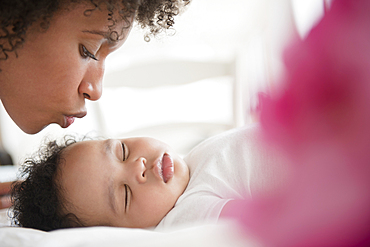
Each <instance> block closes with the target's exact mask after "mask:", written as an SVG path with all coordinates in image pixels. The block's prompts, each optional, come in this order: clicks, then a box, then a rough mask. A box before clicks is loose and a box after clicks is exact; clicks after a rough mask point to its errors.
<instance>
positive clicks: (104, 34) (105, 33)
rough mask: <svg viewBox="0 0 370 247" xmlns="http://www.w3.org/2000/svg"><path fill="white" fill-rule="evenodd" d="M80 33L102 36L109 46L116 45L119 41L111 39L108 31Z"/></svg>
mask: <svg viewBox="0 0 370 247" xmlns="http://www.w3.org/2000/svg"><path fill="white" fill-rule="evenodd" d="M82 32H83V33H90V34H95V35H99V36H102V37H103V38H104V39H106V40H107V41H108V43H109V44H116V43H117V42H118V41H119V40H120V39H117V40H114V39H111V32H109V31H99V30H82Z"/></svg>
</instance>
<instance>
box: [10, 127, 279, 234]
mask: <svg viewBox="0 0 370 247" xmlns="http://www.w3.org/2000/svg"><path fill="white" fill-rule="evenodd" d="M257 130H258V129H257V128H255V127H253V128H241V129H235V130H231V131H228V132H225V133H223V134H221V135H218V136H215V137H213V138H210V139H208V140H207V141H205V142H203V143H202V144H200V145H199V146H197V147H196V148H194V149H193V150H192V151H191V152H190V153H189V154H188V155H187V156H186V157H185V158H184V160H183V159H181V158H180V157H179V156H178V155H177V154H176V153H174V152H173V151H172V149H171V148H170V147H169V146H168V145H166V144H164V143H163V142H160V141H158V140H155V139H152V138H142V137H139V138H128V139H108V140H88V141H81V142H77V141H75V140H67V141H66V142H65V144H63V145H58V144H57V143H56V142H51V143H49V144H48V145H47V147H46V148H45V149H44V150H43V152H42V154H41V155H40V158H38V159H30V160H28V161H27V162H26V164H27V166H25V169H24V172H25V173H24V175H25V180H24V181H23V182H21V183H18V184H16V185H15V186H14V188H13V192H12V198H13V202H14V205H13V222H14V223H15V224H16V225H20V226H24V227H31V228H37V229H41V230H53V229H58V228H66V227H79V226H115V227H132V228H153V227H157V229H158V230H168V229H171V228H172V227H174V226H180V225H191V224H196V223H216V222H217V219H218V217H219V216H220V215H221V213H222V209H223V208H224V206H225V205H226V204H227V203H228V202H229V201H231V200H233V199H243V198H246V197H250V196H251V195H252V193H259V192H261V191H268V187H271V186H265V185H266V183H270V184H271V181H274V180H276V181H281V180H282V178H283V176H281V173H282V172H281V171H279V173H280V174H276V173H274V171H276V170H277V169H280V166H279V162H278V161H279V159H276V157H277V156H275V155H270V153H268V152H267V150H264V149H263V150H262V149H261V148H260V147H261V146H260V145H259V142H258V138H257V136H258V131H257ZM261 151H262V152H261ZM280 163H281V162H280ZM271 164H274V166H270V165H271ZM276 178H279V179H276ZM277 184H278V183H273V184H272V185H273V186H272V187H276V185H277ZM266 188H267V189H266Z"/></svg>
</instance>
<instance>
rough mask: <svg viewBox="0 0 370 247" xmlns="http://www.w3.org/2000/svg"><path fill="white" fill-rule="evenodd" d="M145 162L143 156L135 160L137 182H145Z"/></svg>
mask: <svg viewBox="0 0 370 247" xmlns="http://www.w3.org/2000/svg"><path fill="white" fill-rule="evenodd" d="M146 163H147V160H146V159H145V158H143V157H141V158H139V159H138V160H137V161H136V162H135V177H136V180H137V181H138V182H139V183H145V182H146V175H145V172H146Z"/></svg>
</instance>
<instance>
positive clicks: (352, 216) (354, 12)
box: [233, 0, 370, 246]
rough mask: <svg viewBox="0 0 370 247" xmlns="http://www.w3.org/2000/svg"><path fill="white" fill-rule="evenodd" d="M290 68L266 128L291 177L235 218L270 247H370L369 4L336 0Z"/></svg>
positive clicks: (271, 103)
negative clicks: (288, 162)
mask: <svg viewBox="0 0 370 247" xmlns="http://www.w3.org/2000/svg"><path fill="white" fill-rule="evenodd" d="M285 62H286V75H285V77H284V89H283V90H282V91H281V92H279V93H276V94H275V95H271V96H270V97H265V98H264V99H263V101H262V107H263V108H262V112H261V124H262V126H263V130H264V133H265V137H266V140H267V141H268V142H269V144H274V145H278V146H279V147H280V148H281V149H282V150H283V151H284V152H285V153H286V154H287V155H288V157H290V158H291V161H292V164H294V165H292V166H291V169H292V172H293V174H294V176H293V177H292V181H290V186H289V188H288V189H286V190H285V191H284V193H282V194H279V195H276V196H275V197H270V198H260V199H256V200H253V201H245V202H243V203H241V204H239V205H238V206H237V208H235V209H234V213H233V214H234V215H238V217H239V218H240V220H241V221H242V223H243V225H244V226H245V229H246V231H247V232H248V233H249V234H252V235H255V236H256V237H258V238H259V239H260V240H261V242H262V243H264V244H265V245H267V246H370V1H368V0H334V1H333V3H332V6H331V8H330V10H329V11H328V12H327V13H326V15H325V16H324V18H323V19H322V20H321V21H320V23H319V24H318V25H317V26H316V27H315V28H314V29H313V30H312V31H311V32H310V34H309V35H308V37H307V38H306V39H305V40H296V41H295V42H293V44H292V45H291V46H290V47H288V49H287V52H286V54H285Z"/></svg>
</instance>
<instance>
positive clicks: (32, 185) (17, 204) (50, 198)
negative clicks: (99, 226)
mask: <svg viewBox="0 0 370 247" xmlns="http://www.w3.org/2000/svg"><path fill="white" fill-rule="evenodd" d="M77 139H78V138H77V137H74V136H67V137H65V138H64V140H63V141H62V142H61V143H60V142H59V143H58V142H57V141H48V142H45V145H44V146H42V147H41V148H40V150H39V151H38V152H37V153H36V154H35V155H33V156H32V157H31V158H29V159H27V160H26V161H25V163H24V164H23V166H22V167H21V179H20V180H19V181H18V182H14V183H13V185H12V190H11V199H12V204H13V205H12V207H11V210H10V211H9V214H10V215H9V216H10V217H11V219H12V225H13V226H21V227H28V228H34V229H39V230H43V231H51V230H55V229H62V228H70V227H81V226H83V224H82V223H81V222H80V221H79V219H78V218H77V217H76V216H75V215H74V214H72V213H68V214H65V213H62V212H63V207H64V203H65V202H64V201H63V200H61V196H60V194H61V191H62V188H61V187H60V186H59V185H58V181H57V175H58V171H59V167H60V165H61V164H62V163H63V162H64V159H63V151H64V150H65V148H66V147H68V146H70V145H72V144H74V143H76V142H77V141H78V140H77ZM85 139H86V138H85Z"/></svg>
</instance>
